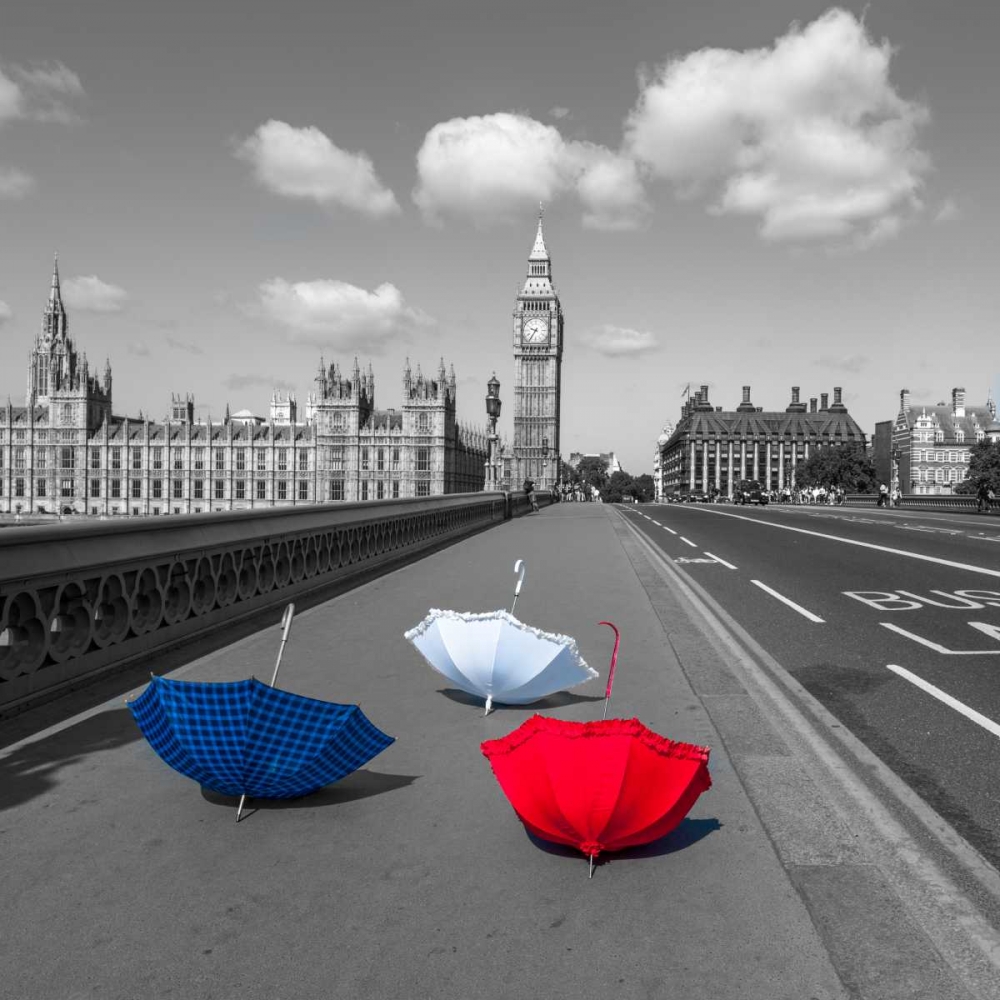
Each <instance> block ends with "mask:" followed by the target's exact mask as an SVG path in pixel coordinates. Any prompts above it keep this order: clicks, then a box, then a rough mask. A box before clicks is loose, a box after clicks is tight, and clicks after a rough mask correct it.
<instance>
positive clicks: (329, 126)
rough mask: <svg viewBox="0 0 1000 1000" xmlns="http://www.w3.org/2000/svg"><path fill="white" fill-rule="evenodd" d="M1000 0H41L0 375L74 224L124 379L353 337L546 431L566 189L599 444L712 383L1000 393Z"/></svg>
mask: <svg viewBox="0 0 1000 1000" xmlns="http://www.w3.org/2000/svg"><path fill="white" fill-rule="evenodd" d="M997 37H1000V9H998V8H997V6H996V5H994V4H987V3H972V2H970V0H958V2H956V3H952V4H947V5H946V4H941V3H938V2H933V0H888V2H875V3H871V4H868V5H867V6H864V7H862V6H860V5H845V6H842V7H829V6H828V5H826V4H821V3H808V2H791V0H758V2H756V3H754V4H746V3H743V2H736V0H728V2H721V0H699V2H691V3H661V4H649V3H648V2H632V0H622V2H619V3H617V4H614V5H607V4H594V3H579V4H575V5H573V6H572V7H567V6H565V5H554V4H537V3H532V4H529V3H523V2H520V0H514V2H510V3H507V4H504V5H496V4H485V3H468V2H465V3H459V2H437V0H431V2H422V3H419V4H413V3H396V2H392V3H379V2H371V3H365V4H362V3H351V4H332V5H327V6H326V8H323V7H322V6H321V5H317V4H314V3H306V2H300V0H291V2H286V3H283V4H282V5H280V7H279V6H278V5H267V6H264V5H259V4H252V3H250V4H247V3H240V4H237V3H218V2H206V3H198V4H194V3H173V4H170V5H164V4H156V5H154V4H149V3H111V2H106V0H94V2H91V3H88V4H85V5H84V4H78V5H67V4H64V3H55V2H49V0H32V2H30V3H11V4H8V5H7V6H6V7H5V9H4V14H3V16H2V20H0V393H5V394H10V396H11V398H12V399H13V401H14V402H15V403H20V402H23V392H24V384H25V382H24V377H25V359H26V355H27V352H28V350H29V349H30V346H31V343H32V340H33V337H34V334H35V331H36V330H37V328H38V322H39V316H40V312H41V309H42V307H43V305H44V301H45V298H46V295H47V290H48V280H49V274H50V269H51V261H52V254H53V252H54V251H56V250H58V251H59V255H60V270H61V272H62V275H63V281H64V292H65V295H64V298H65V299H66V302H67V308H68V311H69V316H70V328H71V332H72V334H73V335H74V337H75V338H76V340H77V343H78V345H79V346H80V347H81V348H82V349H84V350H86V351H87V353H88V356H89V357H90V359H91V360H92V361H93V362H95V363H98V364H100V365H103V360H104V357H105V356H110V358H111V362H112V365H113V368H114V374H115V390H114V391H115V404H116V405H115V408H116V410H117V411H119V412H122V413H136V412H138V411H139V410H140V409H142V410H143V411H144V412H146V413H147V414H149V415H151V416H155V417H159V416H162V415H163V414H164V413H166V412H167V410H168V407H169V401H170V394H171V392H193V393H194V394H195V397H196V401H197V404H198V406H199V413H200V414H201V415H203V416H204V415H207V414H211V415H212V416H213V417H215V418H218V417H220V416H221V415H222V413H223V411H224V409H225V406H226V403H227V402H228V403H229V404H231V406H232V407H233V409H234V410H235V409H241V408H243V407H248V408H250V409H252V410H254V411H256V412H261V413H265V412H266V410H267V404H268V400H269V398H270V392H271V390H272V388H280V389H283V390H286V391H287V390H289V389H291V390H294V391H295V392H296V393H297V395H298V397H299V399H300V400H301V401H304V398H305V395H306V393H308V392H309V390H310V389H311V387H312V378H313V376H314V373H315V369H316V366H317V363H318V361H319V357H320V355H321V354H322V355H323V356H324V357H325V359H326V361H327V363H330V362H333V361H339V362H340V363H341V365H342V366H344V365H347V366H349V365H350V364H351V362H352V361H353V358H354V356H355V355H357V356H358V357H359V359H360V360H361V363H362V364H367V362H368V361H369V360H370V361H371V362H372V365H373V367H374V370H375V376H376V401H377V403H378V405H380V406H382V407H395V406H398V405H399V402H400V396H399V392H400V382H401V373H402V367H403V363H404V359H405V358H407V357H409V358H410V359H411V360H412V361H413V363H414V364H417V363H419V364H421V365H422V366H423V368H424V370H425V371H427V370H431V371H433V370H436V368H437V362H438V358H439V357H442V356H443V357H444V359H445V361H446V363H453V364H454V366H455V369H456V372H457V375H458V384H459V415H460V417H461V418H462V419H463V420H465V421H466V422H468V423H472V424H477V425H482V424H483V423H484V422H485V415H484V407H483V396H484V395H485V383H486V381H487V379H488V378H489V377H490V374H491V373H492V372H493V371H494V370H495V371H496V373H497V376H498V378H499V379H500V381H501V395H502V396H503V397H504V398H505V401H506V403H507V405H506V407H505V411H504V415H503V417H502V418H501V430H502V431H504V432H505V433H507V434H508V435H509V434H510V428H511V410H512V395H511V393H510V389H511V379H512V373H513V365H512V360H511V357H512V355H511V311H512V308H513V304H514V296H515V294H516V291H517V288H518V286H519V284H520V282H521V280H522V278H523V276H524V273H525V268H526V261H527V255H528V252H529V251H530V248H531V244H532V241H533V237H534V230H535V218H536V213H537V205H538V202H539V200H543V201H544V202H545V206H546V209H545V231H546V241H547V244H548V247H549V250H550V252H551V254H552V257H553V271H554V276H555V281H556V285H557V287H558V289H559V292H560V296H561V298H562V302H563V307H564V311H565V314H566V342H565V357H564V364H563V377H564V393H563V411H562V421H563V433H562V437H563V450H564V453H566V454H568V453H569V452H570V451H609V450H614V451H616V452H617V453H618V454H619V456H620V458H621V460H622V462H623V464H624V466H625V468H626V469H627V470H629V471H631V472H634V473H639V472H643V471H649V469H650V467H651V460H652V450H653V445H654V442H655V439H656V437H657V435H658V433H659V430H660V428H661V427H662V425H663V422H664V421H665V420H666V419H668V418H669V419H676V417H677V413H678V410H679V406H680V403H681V399H680V396H681V393H682V391H683V389H684V387H685V385H687V384H688V383H691V384H693V385H696V386H697V385H701V384H708V385H709V386H710V387H711V399H712V402H713V403H715V404H717V405H722V406H724V407H726V408H732V407H733V406H735V405H736V404H737V403H738V402H739V400H740V396H741V391H740V390H741V386H742V385H744V384H749V385H750V386H751V387H752V398H753V401H754V402H755V403H756V404H757V405H760V406H763V407H764V408H765V409H772V408H773V409H780V408H783V407H784V406H785V405H786V404H787V402H788V400H789V398H790V387H791V386H793V385H798V386H801V390H802V395H803V398H805V399H808V398H809V397H810V396H819V395H820V393H822V392H832V389H833V387H834V386H838V385H839V386H843V388H844V398H845V402H846V403H847V404H848V406H849V408H850V409H851V412H852V413H853V415H854V416H855V418H856V419H857V420H858V421H859V423H860V424H861V425H862V427H863V428H864V429H865V431H866V432H867V433H871V431H872V429H873V427H874V424H875V422H876V421H878V420H882V419H888V418H890V417H892V416H893V415H894V414H895V411H896V408H897V406H898V398H899V396H898V394H899V390H900V389H901V388H903V387H907V388H909V389H910V390H911V392H912V395H913V398H914V401H915V402H917V403H918V404H919V403H920V402H927V403H935V402H937V401H939V400H945V399H950V391H951V389H952V388H953V387H955V386H963V387H965V389H966V390H967V398H968V401H969V402H970V403H982V402H984V401H985V398H986V394H987V392H988V391H990V390H991V388H992V391H993V394H994V396H997V395H998V393H1000V384H998V382H1000V378H998V375H997V372H998V369H1000V361H998V356H1000V352H998V351H997V349H996V347H995V341H996V334H995V331H994V327H995V323H996V316H997V305H998V301H997V299H998V292H997V285H998V283H997V279H996V276H995V275H996V261H995V259H994V257H993V255H992V254H993V251H991V249H990V247H991V246H993V244H994V233H995V231H996V228H997V223H998V221H1000V220H998V218H997V215H998V211H997V209H998V202H997V195H996V183H995V179H994V175H995V169H994V164H995V163H996V162H997V159H998V157H997V153H998V150H997V145H998V137H1000V128H998V127H997V126H998V122H997V116H998V110H997V109H998V108H1000V74H998V73H997V71H996V69H995V52H994V42H995V39H996V38H997Z"/></svg>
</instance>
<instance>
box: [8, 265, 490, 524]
mask: <svg viewBox="0 0 1000 1000" xmlns="http://www.w3.org/2000/svg"><path fill="white" fill-rule="evenodd" d="M315 385H316V388H315V391H314V392H313V393H311V394H310V396H309V399H308V403H307V407H306V414H305V420H304V421H301V422H300V421H299V420H298V412H297V405H296V402H295V399H294V398H293V397H287V398H286V397H282V396H281V395H280V394H278V393H275V394H274V395H273V396H272V399H271V412H270V418H269V419H266V420H265V419H263V418H261V417H254V416H253V415H252V414H250V413H247V412H244V413H240V414H237V415H236V416H233V417H230V416H229V414H228V411H227V417H226V419H225V420H224V421H223V422H222V423H212V422H211V421H209V422H204V423H201V422H196V421H195V419H194V399H193V397H191V396H175V397H174V398H173V406H172V410H171V414H170V416H169V417H168V418H166V419H164V420H162V421H151V420H148V419H144V418H142V417H139V418H135V417H121V416H116V415H114V413H113V410H112V402H111V386H112V377H111V366H110V363H109V364H107V365H106V366H105V370H104V376H103V379H101V380H99V379H97V378H96V377H94V376H92V375H91V373H90V369H89V366H88V362H87V360H86V356H85V355H82V354H80V353H79V352H78V351H77V350H76V347H75V345H74V343H73V341H72V339H71V338H70V336H69V326H68V323H67V319H66V311H65V309H64V308H63V304H62V298H61V294H60V288H59V271H58V264H57V265H56V267H55V268H54V270H53V275H52V286H51V290H50V293H49V301H48V304H47V305H46V307H45V311H44V313H43V316H42V328H41V331H40V332H39V334H38V336H37V337H36V340H35V346H34V348H33V350H32V351H31V352H30V355H29V360H28V392H27V399H26V405H25V406H13V405H11V404H10V403H9V402H8V404H7V406H6V407H0V512H6V513H16V512H20V511H23V512H25V513H35V512H43V513H78V514H93V515H102V516H103V515H115V514H118V515H146V514H187V513H200V512H202V511H209V510H234V509H240V508H251V507H271V506H282V505H286V504H287V505H292V504H304V503H306V504H311V503H320V502H327V501H340V500H343V501H356V500H381V499H394V498H400V497H423V496H434V495H438V494H443V493H462V492H473V491H477V490H481V489H482V488H483V482H484V466H485V462H486V453H487V441H486V435H485V433H484V432H481V431H476V430H470V429H468V428H466V427H464V426H462V425H460V424H459V423H458V422H457V420H456V415H455V406H456V392H455V374H454V371H452V372H450V373H446V372H445V367H444V362H443V361H442V362H441V364H440V366H439V368H438V371H437V373H436V377H435V378H426V377H425V376H424V375H423V374H421V372H420V370H419V368H418V370H417V373H416V374H414V373H413V372H412V370H411V369H410V366H409V363H407V366H406V369H405V371H404V373H403V399H402V406H401V408H400V409H399V410H379V409H376V407H375V377H374V375H373V373H372V370H371V366H370V365H369V367H368V370H367V372H364V373H363V372H362V371H361V369H360V368H359V366H358V363H357V361H356V360H355V362H354V369H353V371H352V373H351V375H350V377H348V378H345V377H343V376H342V375H341V372H340V369H339V368H338V366H337V365H332V366H330V368H328V369H327V368H325V367H324V366H323V364H322V363H321V364H320V371H319V373H318V374H317V376H316V379H315Z"/></svg>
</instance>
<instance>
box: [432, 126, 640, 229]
mask: <svg viewBox="0 0 1000 1000" xmlns="http://www.w3.org/2000/svg"><path fill="white" fill-rule="evenodd" d="M417 173H418V176H419V181H418V184H417V187H416V189H415V190H414V192H413V200H414V201H415V202H416V204H417V205H418V206H419V208H420V210H421V212H422V213H423V215H424V218H425V219H426V220H427V221H428V222H431V223H439V222H441V220H442V219H443V218H444V217H445V216H449V215H460V216H465V217H468V218H470V219H472V220H473V221H474V222H475V223H476V224H477V225H489V224H491V223H495V222H501V221H506V220H508V219H510V218H512V217H514V216H516V215H518V214H521V213H523V212H524V211H525V210H526V209H528V208H529V207H531V206H532V205H534V204H536V203H537V202H539V201H544V202H549V201H552V200H553V199H554V198H555V197H556V196H558V195H561V194H566V193H570V192H574V193H576V194H577V195H578V196H579V197H580V198H581V200H582V201H583V203H584V208H585V215H584V223H585V225H588V226H591V227H594V228H600V229H632V228H635V226H636V225H638V224H639V222H640V220H641V219H642V218H643V216H644V215H645V213H646V211H647V210H648V207H647V205H646V201H645V196H644V193H643V190H642V185H641V182H640V179H639V174H638V169H637V168H636V166H635V164H634V163H632V162H631V161H629V160H628V159H627V158H625V157H623V156H622V155H621V154H619V153H615V152H613V151H612V150H609V149H607V148H605V147H603V146H596V145H594V144H593V143H586V142H575V141H570V142H567V141H566V140H565V139H563V137H562V135H560V133H559V131H558V130H557V129H556V128H554V127H553V126H551V125H544V124H542V123H541V122H539V121H536V120H535V119H533V118H530V117H528V116H526V115H521V114H512V113H509V112H500V113H498V114H493V115H484V116H474V117H471V118H452V119H451V120H450V121H446V122H439V123H438V124H437V125H435V126H434V127H433V128H432V129H431V130H430V131H429V132H428V133H427V135H426V136H425V137H424V141H423V144H422V145H421V147H420V151H419V152H418V153H417Z"/></svg>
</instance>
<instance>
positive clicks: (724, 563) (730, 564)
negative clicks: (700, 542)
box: [705, 549, 736, 569]
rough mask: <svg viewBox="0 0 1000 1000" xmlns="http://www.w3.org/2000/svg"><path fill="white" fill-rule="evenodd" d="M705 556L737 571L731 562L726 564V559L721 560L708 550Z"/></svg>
mask: <svg viewBox="0 0 1000 1000" xmlns="http://www.w3.org/2000/svg"><path fill="white" fill-rule="evenodd" d="M705 555H706V556H711V557H712V558H713V559H714V560H715V561H716V562H717V563H722V565H723V566H725V567H726V568H727V569H736V567H735V566H734V565H733V564H732V563H731V562H726V560H725V559H720V558H719V557H718V556H717V555H714V554H713V553H711V552H709V551H708V549H705Z"/></svg>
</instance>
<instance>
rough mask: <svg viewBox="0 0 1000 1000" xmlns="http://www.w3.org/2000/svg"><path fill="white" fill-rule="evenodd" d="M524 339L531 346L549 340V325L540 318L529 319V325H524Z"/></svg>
mask: <svg viewBox="0 0 1000 1000" xmlns="http://www.w3.org/2000/svg"><path fill="white" fill-rule="evenodd" d="M523 334H524V339H525V340H526V341H527V342H528V343H529V344H540V343H542V341H544V340H547V339H548V336H549V324H548V323H547V322H546V321H545V320H544V319H540V318H539V317H537V316H536V317H535V318H534V319H529V320H528V322H527V323H525V324H524V331H523Z"/></svg>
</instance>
